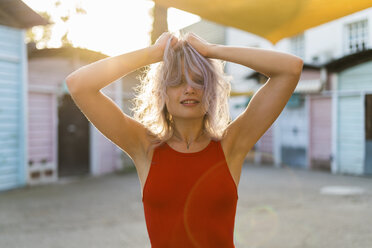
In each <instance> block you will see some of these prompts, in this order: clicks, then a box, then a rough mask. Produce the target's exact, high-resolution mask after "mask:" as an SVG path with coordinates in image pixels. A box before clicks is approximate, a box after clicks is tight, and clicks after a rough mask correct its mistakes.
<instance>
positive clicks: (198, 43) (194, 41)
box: [186, 32, 213, 57]
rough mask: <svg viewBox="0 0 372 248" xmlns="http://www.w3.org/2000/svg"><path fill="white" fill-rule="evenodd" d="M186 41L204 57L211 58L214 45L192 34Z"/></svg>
mask: <svg viewBox="0 0 372 248" xmlns="http://www.w3.org/2000/svg"><path fill="white" fill-rule="evenodd" d="M186 41H187V42H188V43H189V44H190V45H191V46H192V47H193V48H195V49H196V51H198V52H199V53H200V54H201V55H203V56H204V57H210V52H209V51H210V48H211V47H212V46H213V44H211V43H209V42H207V41H206V40H204V39H202V38H200V37H199V36H197V35H196V34H194V33H192V32H190V33H189V34H188V35H187V37H186Z"/></svg>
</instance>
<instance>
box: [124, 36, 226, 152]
mask: <svg viewBox="0 0 372 248" xmlns="http://www.w3.org/2000/svg"><path fill="white" fill-rule="evenodd" d="M187 35H189V33H186V34H184V35H182V34H181V35H180V37H177V38H178V40H179V41H180V43H179V44H180V46H178V47H177V48H176V49H174V48H173V47H171V45H170V42H171V39H169V40H168V42H167V45H166V47H165V50H164V55H163V61H161V62H158V63H154V64H151V65H149V66H147V67H145V68H144V74H142V76H139V77H138V79H139V80H140V83H139V84H138V85H137V86H136V87H135V88H134V91H135V97H134V99H133V100H130V101H131V102H132V103H133V105H134V107H133V108H131V110H132V111H133V113H134V114H133V118H134V119H135V120H137V121H138V122H140V123H141V124H143V125H144V126H145V127H146V128H147V130H148V135H149V138H150V140H151V145H150V147H149V150H150V149H151V148H154V147H157V146H159V145H161V144H162V143H164V142H166V141H167V140H168V139H170V138H171V137H172V136H173V132H174V123H173V120H172V116H171V115H170V114H169V112H168V110H167V107H166V105H165V102H166V99H168V96H167V94H166V89H167V87H168V86H172V85H177V84H178V83H180V81H181V76H182V68H181V59H183V61H184V63H183V64H184V71H185V72H191V74H193V75H196V77H197V78H199V79H201V81H199V82H194V81H192V79H191V78H190V77H189V76H188V73H185V74H186V75H185V78H186V80H187V82H188V83H189V84H191V85H192V86H193V87H196V88H204V94H203V97H202V106H203V108H204V109H205V113H206V114H205V115H204V131H205V132H206V133H207V134H208V135H209V136H210V137H211V139H213V140H215V141H217V140H221V139H222V137H223V136H224V135H225V130H226V127H227V126H228V124H229V123H230V122H231V117H230V113H229V106H228V98H229V95H230V91H231V85H230V80H231V79H232V77H231V76H228V75H226V74H225V73H224V66H225V64H226V62H225V61H221V60H217V59H211V58H206V57H204V56H202V55H201V54H199V53H198V52H197V51H196V49H194V48H193V47H192V46H191V45H190V44H189V43H188V42H187V41H186V38H187Z"/></svg>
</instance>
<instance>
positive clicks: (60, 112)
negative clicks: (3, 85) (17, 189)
mask: <svg viewBox="0 0 372 248" xmlns="http://www.w3.org/2000/svg"><path fill="white" fill-rule="evenodd" d="M28 50H29V55H28V62H29V73H28V76H29V87H28V88H29V89H28V96H29V97H28V98H29V100H28V106H29V107H28V113H29V120H28V121H29V122H28V123H29V125H28V134H29V135H28V141H29V143H28V146H29V157H28V171H29V181H28V183H29V184H38V183H47V182H53V181H56V180H58V179H59V178H66V177H74V176H84V175H91V174H93V175H101V174H105V173H110V172H113V171H116V170H118V169H121V168H122V163H121V154H122V151H121V150H120V149H119V148H118V147H117V146H116V145H115V144H114V143H112V142H111V141H110V140H108V139H107V138H106V137H105V136H103V135H102V133H101V132H99V131H98V130H97V129H96V128H95V127H94V125H92V124H91V123H90V122H89V121H88V119H87V118H86V117H85V116H84V114H83V113H82V112H81V111H80V109H79V108H78V107H77V106H76V104H75V103H74V102H73V100H72V98H71V96H70V94H69V92H68V88H67V87H66V84H65V81H64V80H65V78H66V77H67V75H68V74H70V73H71V72H72V71H74V70H76V69H77V68H79V67H81V66H84V65H86V64H89V63H92V62H94V61H97V60H99V59H103V58H106V57H107V56H106V55H104V54H101V53H98V52H94V51H90V50H87V49H82V48H73V47H63V48H46V49H36V48H35V47H32V44H30V45H29V49H28ZM87 83H89V82H87ZM121 88H122V84H121V80H118V81H117V82H114V83H112V84H110V85H109V86H107V87H105V88H104V89H102V92H103V93H105V94H106V95H107V96H108V97H110V98H111V99H113V100H114V101H115V102H116V103H117V104H118V105H119V107H121V105H122V103H121V101H122V90H121Z"/></svg>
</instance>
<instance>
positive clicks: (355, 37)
mask: <svg viewBox="0 0 372 248" xmlns="http://www.w3.org/2000/svg"><path fill="white" fill-rule="evenodd" d="M345 33H346V36H345V52H346V53H354V52H358V51H362V50H365V49H367V47H368V20H361V21H357V22H353V23H349V24H346V32H345Z"/></svg>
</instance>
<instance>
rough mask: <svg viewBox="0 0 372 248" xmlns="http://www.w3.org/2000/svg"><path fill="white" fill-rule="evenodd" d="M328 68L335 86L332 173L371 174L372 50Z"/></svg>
mask: <svg viewBox="0 0 372 248" xmlns="http://www.w3.org/2000/svg"><path fill="white" fill-rule="evenodd" d="M325 66H326V68H327V70H328V71H329V73H331V74H333V76H332V77H331V78H333V82H332V83H333V85H334V87H333V90H334V94H333V95H332V101H333V110H332V112H333V117H334V119H335V121H334V122H333V123H334V124H333V127H332V129H333V136H332V137H333V141H332V144H333V147H332V150H333V155H334V159H333V161H332V171H333V172H335V173H345V174H354V175H366V174H372V49H368V50H364V51H361V52H357V53H354V54H351V55H348V56H345V57H342V58H340V59H337V60H334V61H331V62H329V63H328V64H326V65H325Z"/></svg>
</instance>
